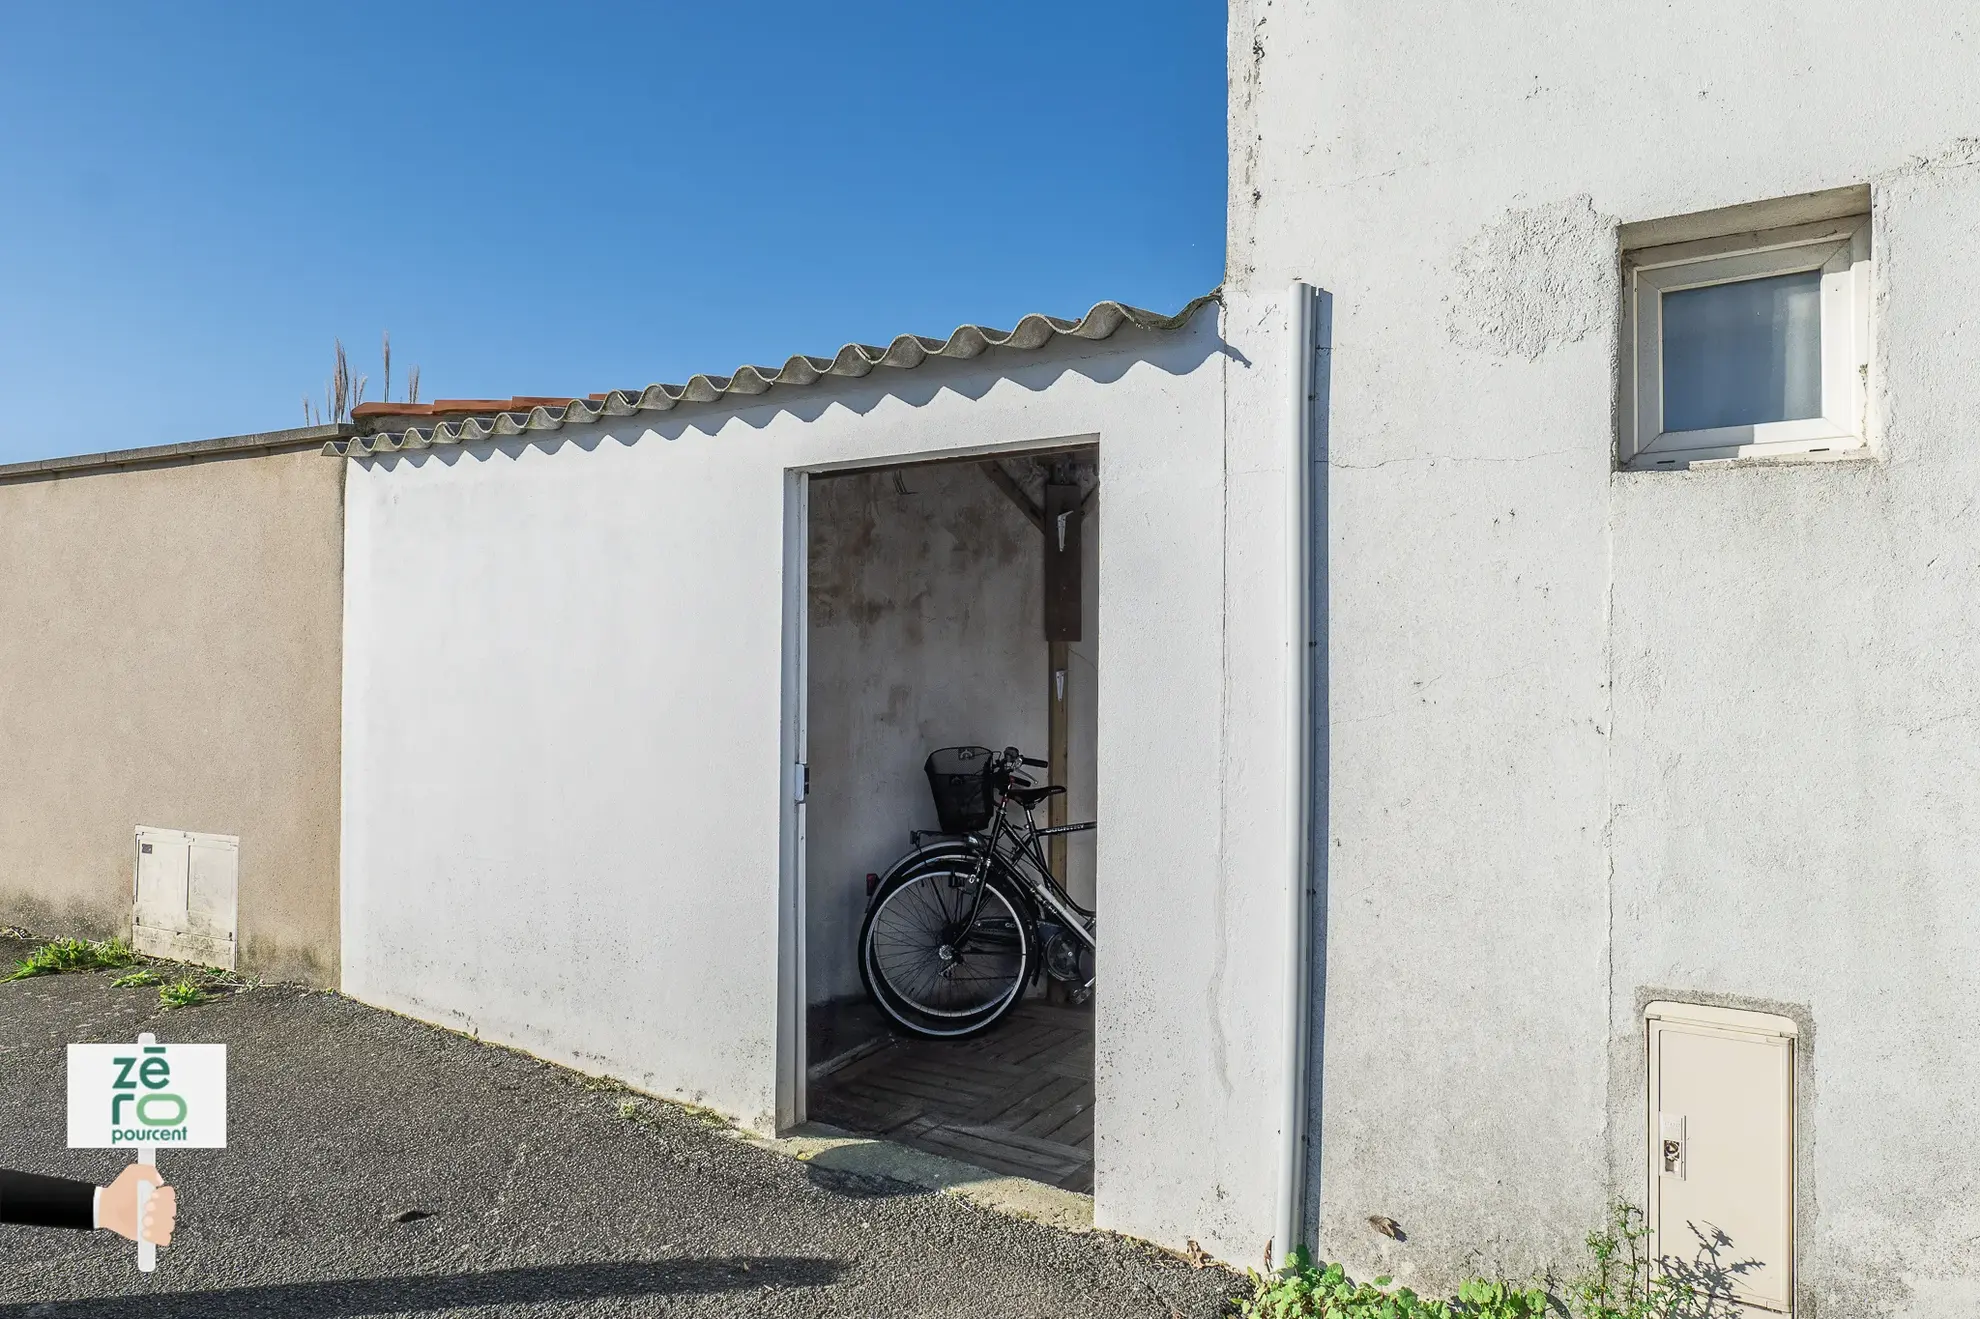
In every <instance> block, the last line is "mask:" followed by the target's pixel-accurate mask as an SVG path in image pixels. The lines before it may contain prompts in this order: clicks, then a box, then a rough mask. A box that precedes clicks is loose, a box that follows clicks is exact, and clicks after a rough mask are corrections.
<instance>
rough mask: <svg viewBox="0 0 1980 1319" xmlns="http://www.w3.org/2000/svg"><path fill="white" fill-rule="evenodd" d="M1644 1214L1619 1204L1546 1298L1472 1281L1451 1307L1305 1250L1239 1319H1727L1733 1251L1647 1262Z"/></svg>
mask: <svg viewBox="0 0 1980 1319" xmlns="http://www.w3.org/2000/svg"><path fill="white" fill-rule="evenodd" d="M1649 1235H1650V1232H1649V1229H1648V1228H1647V1227H1646V1226H1645V1225H1644V1222H1643V1211H1642V1210H1640V1209H1637V1208H1635V1207H1634V1206H1632V1205H1627V1204H1618V1205H1616V1206H1614V1208H1613V1209H1612V1210H1611V1211H1610V1215H1609V1221H1608V1222H1607V1223H1605V1224H1604V1225H1603V1226H1602V1227H1600V1228H1598V1229H1597V1230H1595V1231H1593V1232H1590V1233H1589V1234H1588V1239H1587V1245H1588V1259H1587V1262H1586V1264H1585V1266H1584V1267H1585V1272H1583V1273H1582V1274H1581V1275H1580V1276H1578V1277H1576V1278H1575V1279H1574V1280H1573V1281H1572V1282H1570V1283H1569V1284H1568V1285H1567V1286H1566V1287H1564V1288H1563V1289H1562V1290H1563V1292H1564V1293H1565V1296H1564V1298H1563V1299H1559V1300H1556V1299H1554V1298H1553V1297H1550V1296H1549V1295H1548V1292H1547V1290H1546V1288H1544V1287H1542V1286H1540V1285H1538V1284H1536V1283H1515V1282H1508V1281H1506V1280H1505V1279H1502V1278H1473V1279H1471V1280H1470V1281H1468V1282H1466V1283H1464V1284H1463V1285H1462V1286H1460V1287H1459V1288H1458V1289H1457V1295H1455V1296H1452V1297H1449V1298H1447V1299H1440V1298H1437V1297H1431V1296H1419V1295H1417V1294H1416V1293H1415V1292H1413V1291H1411V1290H1410V1289H1409V1288H1407V1287H1397V1286H1395V1285H1394V1283H1393V1280H1392V1279H1389V1278H1377V1279H1375V1281H1373V1282H1356V1281H1355V1280H1354V1279H1353V1278H1350V1277H1349V1276H1348V1275H1347V1271H1346V1270H1345V1269H1343V1268H1342V1267H1341V1266H1340V1265H1339V1264H1316V1263H1314V1262H1313V1260H1312V1259H1311V1257H1310V1256H1308V1255H1307V1253H1306V1252H1305V1251H1304V1250H1296V1251H1294V1252H1293V1256H1292V1259H1291V1260H1290V1261H1288V1262H1287V1264H1286V1265H1285V1267H1283V1268H1281V1269H1279V1270H1277V1271H1276V1272H1274V1273H1271V1274H1267V1275H1264V1276H1260V1275H1259V1274H1257V1273H1255V1272H1254V1273H1253V1274H1252V1275H1251V1284H1252V1291H1251V1295H1250V1296H1249V1297H1247V1298H1244V1299H1241V1300H1239V1301H1237V1302H1234V1304H1235V1305H1236V1313H1237V1315H1239V1316H1240V1317H1241V1319H1543V1316H1546V1315H1548V1314H1550V1313H1553V1314H1559V1315H1564V1316H1569V1317H1570V1319H1730V1317H1731V1316H1735V1315H1738V1314H1739V1313H1740V1311H1739V1309H1738V1308H1737V1307H1736V1306H1735V1305H1734V1304H1733V1301H1732V1288H1731V1279H1732V1278H1734V1277H1736V1276H1737V1275H1738V1274H1739V1273H1741V1272H1743V1271H1744V1270H1746V1269H1749V1268H1753V1267H1756V1266H1755V1265H1754V1264H1753V1263H1752V1262H1751V1261H1747V1262H1735V1263H1727V1262H1725V1261H1724V1259H1723V1256H1724V1254H1725V1251H1726V1249H1727V1248H1728V1247H1729V1246H1730V1244H1731V1243H1730V1242H1729V1241H1727V1240H1725V1239H1723V1238H1715V1239H1712V1240H1703V1239H1701V1240H1700V1242H1699V1247H1700V1249H1699V1253H1698V1256H1697V1258H1696V1259H1695V1260H1693V1261H1692V1262H1690V1263H1685V1262H1683V1261H1681V1260H1676V1259H1670V1258H1666V1259H1654V1260H1653V1259H1652V1258H1650V1252H1649V1244H1648V1238H1649Z"/></svg>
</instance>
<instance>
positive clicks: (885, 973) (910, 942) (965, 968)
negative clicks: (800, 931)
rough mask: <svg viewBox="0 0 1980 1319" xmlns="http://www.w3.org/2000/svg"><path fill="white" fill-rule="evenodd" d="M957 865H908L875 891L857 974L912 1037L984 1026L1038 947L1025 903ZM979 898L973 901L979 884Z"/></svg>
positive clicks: (998, 882)
mask: <svg viewBox="0 0 1980 1319" xmlns="http://www.w3.org/2000/svg"><path fill="white" fill-rule="evenodd" d="M966 864H967V863H964V864H955V865H940V864H938V865H934V866H930V867H928V868H926V869H920V870H915V871H911V872H909V873H907V874H904V875H902V876H900V877H899V878H898V879H896V880H895V881H894V882H892V883H889V884H887V885H886V886H884V887H883V888H882V889H881V890H880V892H879V893H878V894H877V895H876V896H875V899H874V903H873V909H872V910H871V911H870V912H868V913H867V917H866V924H865V927H864V929H862V930H861V932H860V972H861V975H862V977H863V978H864V979H865V980H866V985H867V989H868V990H869V991H870V992H871V993H872V994H873V998H874V1001H875V1002H877V1003H879V1005H880V1006H881V1008H883V1009H884V1010H885V1011H886V1012H887V1015H889V1016H890V1017H892V1018H894V1020H895V1021H897V1022H899V1023H900V1024H901V1025H903V1026H905V1027H907V1028H908V1029H909V1030H911V1031H913V1032H914V1033H916V1034H918V1035H929V1036H938V1037H956V1036H961V1035H973V1034H975V1033H976V1032H978V1031H981V1030H987V1029H989V1028H990V1027H991V1026H993V1025H995V1024H996V1023H997V1022H998V1021H1000V1020H1001V1019H1002V1018H1003V1016H1004V1014H1005V1013H1007V1012H1009V1011H1010V1010H1011V1009H1012V1008H1014V1007H1016V1006H1017V1003H1018V1000H1019V999H1020V998H1021V997H1022V996H1023V993H1024V986H1025V983H1026V981H1027V980H1029V979H1030V976H1031V970H1032V964H1033V961H1034V959H1035V957H1036V952H1035V950H1034V948H1033V946H1032V933H1031V922H1030V920H1029V919H1028V917H1027V915H1026V912H1027V907H1026V905H1025V903H1024V900H1023V899H1022V898H1020V897H1019V896H1018V895H1017V893H1016V891H1015V890H1013V889H1012V888H1011V887H1010V886H1009V885H1008V884H1006V883H1005V882H1004V881H1003V880H1002V879H1000V878H998V877H996V876H994V875H993V876H990V877H987V878H985V879H983V880H981V881H978V880H974V879H972V878H971V874H970V870H969V869H966V868H965V865H966ZM979 883H980V884H981V886H982V901H981V902H980V903H979V902H978V901H977V889H978V884H979Z"/></svg>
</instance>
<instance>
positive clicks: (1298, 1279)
mask: <svg viewBox="0 0 1980 1319" xmlns="http://www.w3.org/2000/svg"><path fill="white" fill-rule="evenodd" d="M1251 1277H1252V1293H1251V1296H1250V1297H1249V1298H1247V1299H1245V1300H1241V1301H1239V1302H1238V1303H1237V1313H1238V1314H1239V1315H1240V1316H1242V1317H1243V1319H1542V1316H1544V1315H1545V1314H1546V1313H1547V1294H1546V1292H1545V1291H1543V1290H1542V1289H1540V1288H1538V1287H1522V1286H1519V1285H1518V1284H1516V1283H1509V1282H1505V1281H1503V1280H1499V1279H1490V1278H1473V1279H1472V1280H1471V1281H1469V1282H1467V1283H1465V1284H1464V1285H1463V1286H1461V1287H1459V1288H1458V1294H1457V1295H1456V1296H1455V1297H1453V1298H1451V1299H1449V1300H1439V1299H1437V1298H1435V1297H1430V1296H1418V1295H1417V1294H1416V1293H1415V1292H1413V1291H1411V1290H1410V1289H1409V1288H1407V1287H1397V1286H1395V1284H1394V1280H1393V1279H1391V1278H1377V1279H1375V1281H1373V1282H1356V1281H1355V1280H1354V1279H1353V1278H1350V1277H1349V1276H1348V1274H1347V1270H1346V1269H1343V1268H1342V1267H1341V1266H1340V1265H1338V1264H1316V1263H1314V1262H1313V1260H1312V1258H1311V1257H1310V1256H1309V1255H1308V1254H1307V1253H1306V1251H1305V1249H1304V1248H1301V1249H1296V1250H1294V1251H1293V1254H1292V1258H1291V1259H1290V1260H1288V1261H1287V1263H1286V1265H1285V1267H1284V1268H1282V1269H1280V1270H1278V1271H1277V1272H1276V1273H1273V1274H1270V1275H1268V1276H1265V1277H1260V1276H1259V1275H1258V1274H1256V1273H1254V1274H1252V1275H1251Z"/></svg>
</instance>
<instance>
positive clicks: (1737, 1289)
mask: <svg viewBox="0 0 1980 1319" xmlns="http://www.w3.org/2000/svg"><path fill="white" fill-rule="evenodd" d="M1646 1024H1647V1026H1648V1028H1649V1046H1650V1114H1649V1116H1650V1131H1649V1136H1650V1140H1649V1146H1650V1149H1649V1154H1650V1214H1649V1218H1650V1222H1649V1226H1650V1231H1651V1237H1650V1244H1651V1249H1652V1253H1653V1254H1654V1255H1655V1256H1656V1257H1658V1258H1662V1259H1667V1260H1670V1261H1674V1262H1678V1263H1682V1264H1684V1265H1688V1266H1690V1267H1691V1268H1693V1269H1695V1270H1697V1271H1698V1272H1700V1273H1703V1274H1705V1275H1706V1276H1707V1277H1718V1278H1722V1279H1723V1280H1724V1281H1725V1282H1726V1283H1727V1284H1729V1286H1730V1290H1731V1294H1732V1296H1733V1297H1735V1298H1736V1299H1738V1300H1739V1301H1740V1302H1742V1303H1743V1304H1744V1305H1745V1306H1746V1307H1747V1308H1749V1309H1750V1310H1753V1311H1760V1312H1767V1313H1786V1312H1788V1311H1789V1310H1790V1309H1791V1304H1792V1300H1793V1296H1794V1045H1795V1040H1794V1024H1793V1023H1792V1022H1790V1021H1788V1020H1787V1019H1786V1018H1784V1017H1776V1016H1771V1015H1768V1014H1764V1013H1751V1012H1734V1011H1731V1010H1728V1009H1723V1008H1709V1007H1700V1006H1694V1005H1691V1004H1681V1003H1653V1004H1651V1006H1650V1009H1649V1012H1648V1013H1647V1014H1646Z"/></svg>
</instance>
